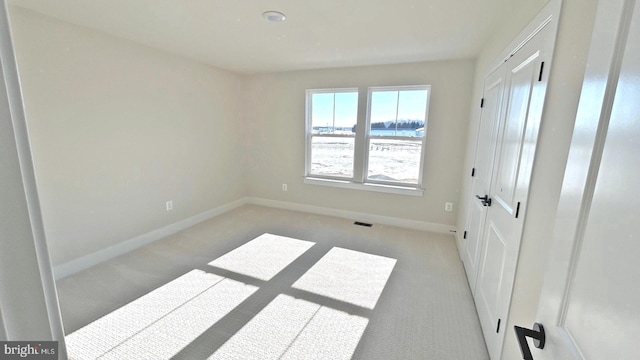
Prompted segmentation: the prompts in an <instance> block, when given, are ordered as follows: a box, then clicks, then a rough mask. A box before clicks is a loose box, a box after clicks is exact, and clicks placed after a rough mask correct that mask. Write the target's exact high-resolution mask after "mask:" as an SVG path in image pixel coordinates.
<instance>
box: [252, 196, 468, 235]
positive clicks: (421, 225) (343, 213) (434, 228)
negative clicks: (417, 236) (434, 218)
mask: <svg viewBox="0 0 640 360" xmlns="http://www.w3.org/2000/svg"><path fill="white" fill-rule="evenodd" d="M245 201H246V203H247V204H255V205H262V206H268V207H273V208H278V209H284V210H293V211H301V212H307V213H311V214H318V215H329V216H336V217H340V218H345V219H352V220H356V221H362V222H367V223H376V224H382V225H390V226H398V227H402V228H407V229H413V230H422V231H429V232H435V233H441V234H451V235H453V232H454V231H455V230H456V228H455V226H452V225H444V224H437V223H430V222H426V221H418V220H408V219H400V218H396V217H391V216H383V215H374V214H367V213H361V212H357V211H349V210H341V209H334V208H327V207H322V206H315V205H306V204H300V203H292V202H286V201H278V200H269V199H263V198H256V197H247V198H245Z"/></svg>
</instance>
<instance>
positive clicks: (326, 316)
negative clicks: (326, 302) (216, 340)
mask: <svg viewBox="0 0 640 360" xmlns="http://www.w3.org/2000/svg"><path fill="white" fill-rule="evenodd" d="M367 323H368V319H367V318H364V317H360V316H356V315H350V314H348V313H346V312H343V311H339V310H335V309H331V308H327V307H323V306H321V305H319V304H315V303H312V302H309V301H306V300H301V299H296V298H294V297H291V296H288V295H278V296H277V297H276V298H275V299H274V300H273V301H272V302H270V303H269V304H268V305H267V306H266V307H265V308H264V309H262V311H260V313H258V314H257V315H256V316H255V317H254V318H253V319H252V320H251V321H250V322H249V323H247V324H246V325H245V326H244V327H243V328H242V329H240V331H238V332H237V333H236V334H235V335H234V336H233V337H232V338H230V339H229V340H228V341H227V342H226V343H225V344H224V345H223V346H222V347H220V348H219V349H218V350H217V351H216V352H215V353H214V354H213V355H211V356H210V357H209V359H211V360H214V359H261V360H268V359H329V358H330V359H336V360H338V359H345V360H346V359H351V356H352V355H353V352H354V351H355V349H356V346H357V345H358V342H359V341H360V338H361V337H362V334H363V333H364V330H365V328H366V327H367Z"/></svg>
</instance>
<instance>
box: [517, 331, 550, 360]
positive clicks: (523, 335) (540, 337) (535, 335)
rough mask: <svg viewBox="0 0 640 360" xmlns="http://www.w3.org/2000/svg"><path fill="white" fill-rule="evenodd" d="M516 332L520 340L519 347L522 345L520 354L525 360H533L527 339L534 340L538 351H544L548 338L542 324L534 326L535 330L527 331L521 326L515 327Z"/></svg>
mask: <svg viewBox="0 0 640 360" xmlns="http://www.w3.org/2000/svg"><path fill="white" fill-rule="evenodd" d="M514 330H515V331H516V337H517V338H518V345H520V352H521V353H522V358H523V359H524V360H533V355H531V350H530V349H529V343H528V342H527V338H528V337H530V338H532V339H533V346H535V347H537V348H538V349H544V343H545V339H546V336H545V334H544V326H542V324H540V323H535V324H533V329H525V328H522V327H520V326H514Z"/></svg>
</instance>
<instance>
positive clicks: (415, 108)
mask: <svg viewBox="0 0 640 360" xmlns="http://www.w3.org/2000/svg"><path fill="white" fill-rule="evenodd" d="M428 95H429V94H428V88H427V87H424V86H422V87H415V88H413V87H412V88H372V89H369V119H368V124H369V126H367V129H368V132H367V149H368V156H367V171H366V180H367V181H368V182H376V183H392V184H396V183H399V184H412V185H421V180H422V179H421V174H422V153H423V151H422V148H423V143H424V137H425V136H424V135H425V125H426V115H427V100H428Z"/></svg>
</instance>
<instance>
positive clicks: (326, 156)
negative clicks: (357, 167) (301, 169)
mask: <svg viewBox="0 0 640 360" xmlns="http://www.w3.org/2000/svg"><path fill="white" fill-rule="evenodd" d="M354 140H355V139H354V138H353V137H324V136H323V137H320V136H314V137H312V138H311V174H313V175H323V176H336V177H348V178H352V177H353V144H354Z"/></svg>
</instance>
